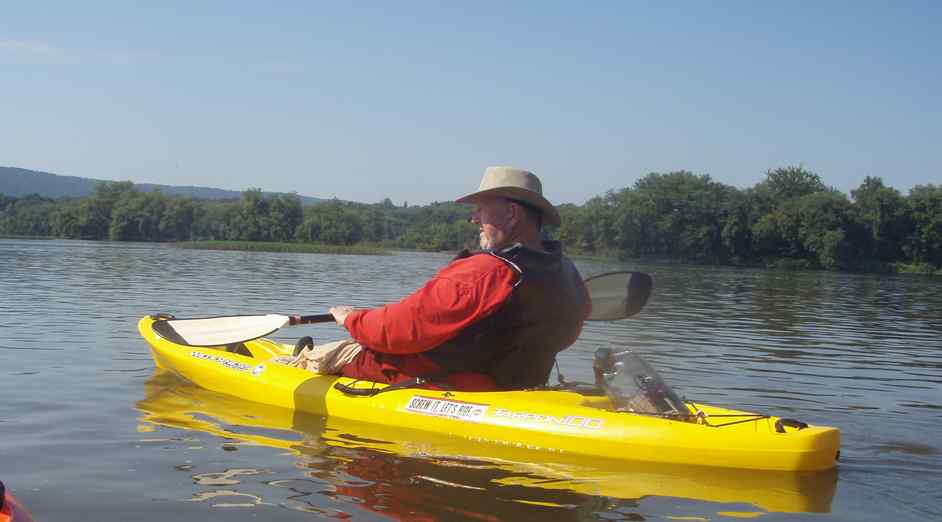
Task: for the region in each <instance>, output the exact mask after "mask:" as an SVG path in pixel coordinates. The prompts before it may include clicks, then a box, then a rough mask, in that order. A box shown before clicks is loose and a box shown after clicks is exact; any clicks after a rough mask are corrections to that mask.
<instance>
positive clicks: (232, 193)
mask: <svg viewBox="0 0 942 522" xmlns="http://www.w3.org/2000/svg"><path fill="white" fill-rule="evenodd" d="M103 182H106V180H101V179H92V178H80V177H77V176H60V175H58V174H50V173H49V172H40V171H36V170H29V169H20V168H16V167H0V194H6V195H7V196H13V197H23V196H27V195H29V194H39V195H40V196H43V197H47V198H82V197H87V196H91V195H92V194H94V193H95V187H97V186H98V184H99V183H103ZM134 186H135V187H136V188H137V189H138V190H140V191H142V192H151V191H154V190H158V189H159V190H160V191H161V192H163V193H164V194H166V195H168V196H190V197H193V198H199V199H239V197H240V196H241V195H242V193H241V192H239V191H236V190H224V189H217V188H209V187H188V186H172V185H156V184H153V183H135V184H134ZM265 194H278V193H277V192H265ZM299 197H300V198H301V203H302V204H305V205H309V204H312V203H320V202H323V201H326V199H323V198H314V197H310V196H299Z"/></svg>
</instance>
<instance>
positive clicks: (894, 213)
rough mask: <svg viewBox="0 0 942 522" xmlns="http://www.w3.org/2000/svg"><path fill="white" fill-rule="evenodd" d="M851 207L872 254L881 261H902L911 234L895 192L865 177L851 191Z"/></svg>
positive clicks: (908, 216)
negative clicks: (866, 236)
mask: <svg viewBox="0 0 942 522" xmlns="http://www.w3.org/2000/svg"><path fill="white" fill-rule="evenodd" d="M851 196H852V197H853V198H854V207H855V208H856V209H857V214H858V215H859V216H860V220H861V222H862V223H863V224H864V225H865V226H866V227H867V229H868V231H869V233H870V237H871V239H872V241H873V246H874V253H875V255H876V256H877V258H878V259H879V260H881V261H884V262H888V261H896V260H899V259H902V258H903V256H904V254H903V246H904V244H905V241H906V239H907V238H908V237H910V236H911V235H912V233H913V222H912V213H911V212H910V209H909V207H908V205H907V202H906V200H905V199H904V198H903V196H901V195H900V193H899V191H897V190H896V189H893V188H890V187H887V186H885V185H884V184H883V180H882V179H881V178H876V177H870V176H867V178H866V179H864V182H863V183H861V185H860V187H858V188H857V189H855V190H852V191H851Z"/></svg>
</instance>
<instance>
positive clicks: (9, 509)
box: [0, 482, 33, 522]
mask: <svg viewBox="0 0 942 522" xmlns="http://www.w3.org/2000/svg"><path fill="white" fill-rule="evenodd" d="M0 522H33V517H32V516H30V514H29V511H27V510H26V508H24V507H23V506H22V505H21V504H20V503H19V501H18V500H16V497H14V496H13V493H10V492H9V491H7V490H6V487H5V486H4V485H3V482H0Z"/></svg>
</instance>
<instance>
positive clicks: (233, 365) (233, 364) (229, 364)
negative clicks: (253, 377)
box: [190, 352, 265, 372]
mask: <svg viewBox="0 0 942 522" xmlns="http://www.w3.org/2000/svg"><path fill="white" fill-rule="evenodd" d="M190 357H195V358H197V359H202V360H204V361H210V362H214V363H216V364H221V365H222V366H225V367H226V368H230V369H233V370H239V371H240V372H247V371H249V370H251V369H252V367H251V366H249V365H247V364H243V363H240V362H238V361H232V360H229V359H226V358H225V357H219V356H217V355H210V354H208V353H203V352H190ZM264 369H265V368H264V367H262V370H264Z"/></svg>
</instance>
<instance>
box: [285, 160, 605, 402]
mask: <svg viewBox="0 0 942 522" xmlns="http://www.w3.org/2000/svg"><path fill="white" fill-rule="evenodd" d="M457 201H458V202H460V203H470V204H473V205H474V206H475V207H474V211H473V213H472V215H471V222H472V223H474V224H476V225H478V227H479V229H480V236H479V237H480V246H481V251H480V252H475V253H469V252H467V251H465V252H462V253H461V254H459V255H458V257H456V258H455V259H454V260H453V261H452V262H450V263H449V264H448V265H446V266H445V267H444V268H442V269H441V270H440V271H439V272H438V273H437V274H436V275H435V276H434V277H433V278H432V279H430V280H429V281H428V282H426V283H425V285H423V286H422V288H420V289H419V290H417V291H416V292H415V293H413V294H411V295H409V296H407V297H405V298H404V299H402V300H401V301H399V302H398V303H393V304H388V305H385V306H381V307H379V308H371V309H354V308H353V307H350V306H335V307H333V308H331V309H330V313H331V314H332V315H333V316H334V319H335V320H336V321H337V324H339V325H341V326H343V327H345V328H346V329H347V331H348V332H350V335H351V337H352V338H353V339H352V340H350V341H338V342H335V343H329V344H327V345H322V346H313V347H309V348H304V349H303V351H301V352H300V353H299V354H298V356H297V357H296V358H295V361H294V364H295V365H297V366H301V367H307V368H309V369H312V370H314V371H318V372H320V373H340V374H342V375H345V376H348V377H354V378H360V379H367V380H372V381H377V382H383V383H388V384H397V383H408V382H410V381H412V382H415V380H416V379H417V378H423V379H425V380H427V381H432V382H440V383H447V384H448V385H450V386H451V387H453V388H456V389H462V390H498V389H523V388H529V387H534V386H540V385H543V384H545V383H546V380H547V378H548V377H549V374H550V371H551V370H552V366H553V363H554V361H555V357H556V353H557V352H559V351H561V350H564V349H566V348H568V347H569V346H570V345H572V344H573V343H574V342H575V340H576V338H577V337H578V336H579V333H580V331H581V330H582V324H583V322H584V320H585V318H586V317H587V316H588V315H589V312H590V303H589V297H588V294H587V293H586V290H585V287H584V286H583V284H582V278H581V276H580V275H579V272H578V270H576V267H575V266H574V265H573V264H572V262H571V261H570V260H569V259H568V258H566V257H565V256H563V255H562V251H561V247H560V244H559V242H556V241H542V240H541V228H542V225H543V224H544V223H546V224H550V225H557V226H558V225H559V223H560V219H559V212H558V211H557V210H556V208H555V207H554V206H553V205H552V204H551V203H550V202H549V201H548V200H547V199H546V198H544V197H543V191H542V185H541V183H540V180H539V178H537V177H536V175H534V174H533V173H531V172H527V171H525V170H519V169H515V168H510V167H490V168H488V169H487V170H486V171H485V172H484V177H483V179H482V180H481V184H480V187H479V188H478V190H477V191H476V192H473V193H471V194H468V195H467V196H464V197H462V198H459V199H458V200H457Z"/></svg>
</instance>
